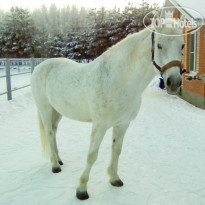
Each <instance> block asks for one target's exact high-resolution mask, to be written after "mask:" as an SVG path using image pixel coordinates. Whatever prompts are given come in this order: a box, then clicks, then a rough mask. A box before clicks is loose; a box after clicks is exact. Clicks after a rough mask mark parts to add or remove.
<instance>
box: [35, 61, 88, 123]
mask: <svg viewBox="0 0 205 205" xmlns="http://www.w3.org/2000/svg"><path fill="white" fill-rule="evenodd" d="M86 72H87V69H86V64H81V63H77V62H74V61H72V60H69V59H64V58H59V59H58V58H57V59H49V60H46V61H44V62H43V63H41V64H40V65H39V66H37V67H36V69H35V71H34V73H33V75H32V80H31V86H32V93H33V96H34V99H35V101H36V104H37V106H38V105H39V106H41V104H45V103H47V104H49V105H50V106H52V107H53V108H54V109H55V110H56V111H57V112H59V113H60V114H61V115H64V116H66V117H69V118H72V119H75V120H80V121H91V118H90V113H89V108H88V103H87V99H86V91H85V89H86V88H85V84H86V83H85V79H86V78H85V75H86Z"/></svg>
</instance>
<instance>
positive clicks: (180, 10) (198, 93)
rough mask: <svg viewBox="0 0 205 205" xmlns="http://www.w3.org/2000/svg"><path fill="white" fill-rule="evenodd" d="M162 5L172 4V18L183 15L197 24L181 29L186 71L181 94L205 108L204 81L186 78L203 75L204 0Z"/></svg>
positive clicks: (174, 0)
mask: <svg viewBox="0 0 205 205" xmlns="http://www.w3.org/2000/svg"><path fill="white" fill-rule="evenodd" d="M164 6H165V7H166V6H174V7H173V10H174V11H173V12H174V18H180V17H181V16H182V15H184V16H185V18H186V20H187V21H190V22H191V21H193V20H194V22H196V24H197V26H195V27H194V26H193V27H189V28H184V29H183V33H187V35H183V38H184V42H185V47H184V50H183V57H182V61H183V62H182V63H183V64H184V68H185V69H186V73H184V74H183V77H182V92H181V96H182V98H183V99H184V100H186V101H188V102H190V103H191V104H193V105H195V106H197V107H200V108H203V109H205V83H204V82H203V81H202V80H187V79H188V78H189V77H196V78H197V77H199V76H201V75H205V1H204V0H194V1H187V0H166V1H165V4H164ZM189 8H190V9H192V10H190V9H189ZM165 9H166V8H165ZM193 10H195V11H197V12H198V13H200V14H201V16H202V17H201V16H200V17H199V15H198V13H197V12H193ZM193 30H197V31H196V32H193Z"/></svg>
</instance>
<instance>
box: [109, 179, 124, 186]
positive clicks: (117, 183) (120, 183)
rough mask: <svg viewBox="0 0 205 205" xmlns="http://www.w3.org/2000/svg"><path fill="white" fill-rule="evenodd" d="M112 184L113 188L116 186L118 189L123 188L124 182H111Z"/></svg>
mask: <svg viewBox="0 0 205 205" xmlns="http://www.w3.org/2000/svg"><path fill="white" fill-rule="evenodd" d="M110 183H111V185H112V186H116V187H121V186H123V182H122V181H121V180H120V179H118V180H116V181H111V182H110Z"/></svg>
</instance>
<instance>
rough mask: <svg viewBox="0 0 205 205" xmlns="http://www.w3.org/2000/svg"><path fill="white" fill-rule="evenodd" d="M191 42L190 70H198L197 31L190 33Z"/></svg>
mask: <svg viewBox="0 0 205 205" xmlns="http://www.w3.org/2000/svg"><path fill="white" fill-rule="evenodd" d="M189 42H190V44H189V48H190V50H189V71H190V72H196V46H197V33H196V32H194V33H192V34H190V41H189Z"/></svg>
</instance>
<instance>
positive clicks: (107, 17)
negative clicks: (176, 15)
mask: <svg viewBox="0 0 205 205" xmlns="http://www.w3.org/2000/svg"><path fill="white" fill-rule="evenodd" d="M153 8H157V5H149V4H148V3H146V2H143V3H142V4H141V6H140V7H139V8H136V7H134V6H132V5H128V6H126V7H125V9H124V10H123V11H120V9H117V8H114V9H112V10H106V9H105V8H103V7H102V8H100V9H88V8H84V7H82V8H80V9H79V8H77V7H76V6H69V5H67V6H65V7H64V8H61V9H59V8H57V7H56V5H55V4H52V5H51V6H50V8H47V7H46V6H45V5H43V6H42V7H40V8H38V9H35V10H34V11H32V12H30V11H29V10H27V9H22V8H20V7H12V8H11V10H10V12H8V13H3V12H2V11H0V58H6V57H9V58H30V57H46V58H50V57H67V58H70V59H73V60H76V61H83V60H86V61H90V60H93V59H95V58H96V57H98V56H99V55H101V54H102V53H103V52H104V51H105V50H106V49H107V48H109V47H110V46H112V45H114V44H116V43H117V42H119V41H120V40H121V39H123V38H125V37H126V36H127V35H128V34H131V33H134V32H138V31H140V30H141V29H143V28H144V25H143V17H144V16H145V14H146V13H148V12H150V11H151V10H153ZM146 24H147V25H148V24H150V22H149V21H147V22H146Z"/></svg>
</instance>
